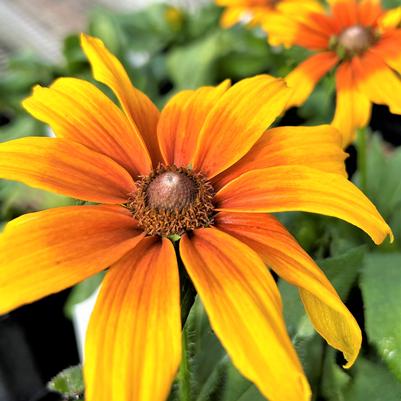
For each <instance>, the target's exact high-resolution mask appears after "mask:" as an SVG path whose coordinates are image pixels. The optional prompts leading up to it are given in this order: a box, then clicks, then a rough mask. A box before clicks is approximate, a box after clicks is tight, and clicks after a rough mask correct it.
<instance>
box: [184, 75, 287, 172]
mask: <svg viewBox="0 0 401 401" xmlns="http://www.w3.org/2000/svg"><path fill="white" fill-rule="evenodd" d="M290 93H291V90H290V89H288V88H287V86H286V85H285V83H284V81H283V80H281V79H276V78H273V77H271V76H268V75H260V76H256V77H253V78H247V79H244V80H242V81H241V82H239V83H237V84H235V85H234V86H232V87H231V88H230V89H229V90H228V91H227V92H226V93H225V94H224V95H223V96H222V97H221V98H220V99H219V100H218V101H217V102H216V105H215V106H214V107H213V108H212V110H211V111H210V113H209V114H208V115H207V117H206V120H205V123H204V125H203V128H202V130H201V133H200V136H199V140H198V144H197V148H196V151H195V155H194V157H193V163H192V165H193V167H194V169H196V170H199V171H202V172H203V173H204V174H205V175H207V177H209V178H211V177H213V176H215V175H217V174H218V173H220V172H222V171H223V170H225V169H226V168H228V167H230V166H231V165H232V164H234V163H235V162H236V161H238V160H239V159H240V158H241V157H242V156H244V155H245V154H246V153H247V152H248V151H249V149H250V148H251V147H252V146H253V145H254V144H255V142H256V141H257V140H258V139H259V138H260V137H261V136H262V134H263V132H264V131H265V130H266V128H268V127H269V126H270V125H271V124H272V123H273V122H274V120H275V119H276V118H277V117H278V116H279V115H280V114H281V113H282V112H283V111H284V107H285V104H286V102H287V101H288V97H289V96H290Z"/></svg>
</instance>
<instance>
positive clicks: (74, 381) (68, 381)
mask: <svg viewBox="0 0 401 401" xmlns="http://www.w3.org/2000/svg"><path fill="white" fill-rule="evenodd" d="M47 386H48V388H49V390H51V391H54V392H57V393H60V394H61V395H62V396H63V398H64V399H65V400H67V401H70V400H71V401H72V400H75V401H81V400H82V401H83V393H84V380H83V376H82V368H81V366H72V367H70V368H67V369H65V370H63V371H62V372H60V373H59V374H58V375H57V376H56V377H54V378H53V379H52V380H51V381H50V382H49V383H48V385H47Z"/></svg>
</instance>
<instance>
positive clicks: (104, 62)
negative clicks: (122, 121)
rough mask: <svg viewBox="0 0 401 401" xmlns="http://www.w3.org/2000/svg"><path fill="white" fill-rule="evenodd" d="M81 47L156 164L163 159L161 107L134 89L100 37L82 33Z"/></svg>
mask: <svg viewBox="0 0 401 401" xmlns="http://www.w3.org/2000/svg"><path fill="white" fill-rule="evenodd" d="M81 46H82V49H83V51H84V52H85V54H86V56H87V57H88V59H89V62H90V63H91V65H92V70H93V76H94V78H95V79H96V80H98V81H99V82H102V83H103V84H105V85H107V86H109V87H110V88H111V89H112V91H113V92H114V93H115V95H116V96H117V98H118V100H119V101H120V103H121V105H122V107H123V109H124V111H125V113H126V114H127V116H128V118H130V121H131V123H132V124H133V126H134V127H137V128H138V129H139V132H140V133H141V134H142V137H143V139H144V141H145V143H146V145H147V147H148V149H149V153H150V154H151V156H152V160H153V162H154V164H155V165H157V163H158V162H160V161H162V159H161V154H160V150H159V145H158V143H157V122H158V120H159V110H158V109H157V107H156V106H155V105H154V104H153V102H152V101H151V100H150V99H149V98H148V97H147V96H146V95H145V94H144V93H142V92H141V91H140V90H138V89H136V88H134V87H133V86H132V84H131V81H130V79H129V77H128V74H127V72H126V71H125V69H124V67H123V66H122V64H121V63H120V61H119V60H118V59H117V58H116V57H115V56H114V55H113V54H111V53H110V52H109V51H108V50H107V49H106V47H105V46H104V44H103V42H102V41H101V40H100V39H97V38H94V37H91V36H89V35H85V34H82V35H81Z"/></svg>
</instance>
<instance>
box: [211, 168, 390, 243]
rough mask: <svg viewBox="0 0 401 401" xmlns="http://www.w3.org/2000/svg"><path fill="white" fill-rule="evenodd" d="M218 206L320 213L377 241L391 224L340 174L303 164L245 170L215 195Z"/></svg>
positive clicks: (220, 208)
mask: <svg viewBox="0 0 401 401" xmlns="http://www.w3.org/2000/svg"><path fill="white" fill-rule="evenodd" d="M215 201H216V205H217V210H221V211H226V212H250V213H258V212H267V213H270V212H286V211H303V212H311V213H319V214H324V215H327V216H333V217H337V218H339V219H342V220H345V221H347V222H349V223H351V224H354V225H355V226H357V227H359V228H360V229H362V230H364V231H365V232H366V233H367V234H368V235H369V236H370V237H371V238H372V240H373V241H374V242H375V243H376V244H380V243H382V242H383V241H384V239H385V238H386V237H387V235H390V237H391V238H392V237H393V234H392V232H391V229H390V227H389V226H388V225H387V224H386V222H385V221H384V220H383V218H382V217H381V216H380V213H379V212H378V211H377V209H376V208H375V206H374V205H373V204H372V202H370V200H369V199H368V198H367V197H366V196H365V195H364V194H363V193H362V192H361V191H360V190H359V189H358V188H357V187H356V186H355V185H354V184H352V183H351V182H350V181H348V180H347V179H346V178H345V177H343V176H341V175H338V174H330V173H325V172H322V171H319V170H315V169H312V168H309V167H304V166H283V167H271V168H266V169H261V170H254V171H250V172H248V173H245V174H243V175H242V176H240V177H239V178H237V179H235V180H234V181H231V182H230V183H228V184H227V185H226V186H225V187H223V188H222V189H221V190H220V191H218V192H217V195H216V197H215Z"/></svg>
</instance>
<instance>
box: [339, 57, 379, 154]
mask: <svg viewBox="0 0 401 401" xmlns="http://www.w3.org/2000/svg"><path fill="white" fill-rule="evenodd" d="M336 86H337V91H336V95H337V99H336V110H335V114H334V118H333V121H332V124H333V126H334V127H336V128H337V129H338V130H339V131H340V132H341V134H342V137H343V147H344V148H345V147H346V146H348V145H349V144H351V143H352V142H353V141H354V139H355V135H356V130H357V129H358V128H362V127H366V126H367V124H368V123H369V120H370V115H371V110H372V104H371V102H370V100H369V99H368V98H367V97H366V95H365V94H364V93H362V92H361V91H360V90H359V89H358V86H357V84H356V81H355V79H354V77H353V71H352V68H351V65H350V63H348V62H344V63H343V64H342V65H340V66H339V67H338V70H337V72H336Z"/></svg>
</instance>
